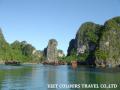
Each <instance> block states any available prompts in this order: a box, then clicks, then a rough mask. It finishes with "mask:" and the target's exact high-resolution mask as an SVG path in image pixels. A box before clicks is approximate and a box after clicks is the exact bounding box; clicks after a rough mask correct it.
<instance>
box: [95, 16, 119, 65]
mask: <svg viewBox="0 0 120 90" xmlns="http://www.w3.org/2000/svg"><path fill="white" fill-rule="evenodd" d="M96 64H97V65H105V66H112V67H114V66H118V65H120V17H115V18H113V19H110V20H108V21H106V22H105V24H104V28H103V31H102V34H101V37H100V41H99V46H98V48H97V50H96Z"/></svg>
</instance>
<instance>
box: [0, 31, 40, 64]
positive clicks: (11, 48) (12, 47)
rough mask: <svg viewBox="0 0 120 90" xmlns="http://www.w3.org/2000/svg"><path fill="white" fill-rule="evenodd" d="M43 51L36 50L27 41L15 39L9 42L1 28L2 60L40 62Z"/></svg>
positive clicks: (0, 47)
mask: <svg viewBox="0 0 120 90" xmlns="http://www.w3.org/2000/svg"><path fill="white" fill-rule="evenodd" d="M41 58H42V52H41V51H38V50H36V49H35V48H34V47H33V46H32V45H31V44H28V43H27V42H26V41H22V42H19V41H17V40H16V41H15V42H13V43H12V44H9V43H7V42H6V40H5V39H4V36H3V33H2V30H1V29H0V60H1V61H20V62H40V61H41Z"/></svg>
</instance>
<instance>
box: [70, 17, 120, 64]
mask: <svg viewBox="0 0 120 90" xmlns="http://www.w3.org/2000/svg"><path fill="white" fill-rule="evenodd" d="M73 49H75V50H77V51H76V55H77V60H78V61H80V62H83V61H85V62H86V63H87V64H89V65H104V66H118V65H120V17H115V18H112V19H110V20H108V21H106V22H105V24H104V25H98V24H95V23H92V22H86V23H83V24H82V25H81V27H80V28H79V30H78V32H77V34H76V37H75V39H72V40H71V41H70V44H69V48H68V56H72V53H71V52H72V50H73Z"/></svg>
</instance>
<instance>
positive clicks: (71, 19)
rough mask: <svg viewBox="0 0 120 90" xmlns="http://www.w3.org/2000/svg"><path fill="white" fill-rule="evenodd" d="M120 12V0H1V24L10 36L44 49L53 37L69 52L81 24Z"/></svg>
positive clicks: (97, 20)
mask: <svg viewBox="0 0 120 90" xmlns="http://www.w3.org/2000/svg"><path fill="white" fill-rule="evenodd" d="M115 16H120V0H0V27H1V28H2V31H3V33H4V36H5V38H6V40H7V41H8V42H9V43H12V42H13V41H15V40H19V41H23V40H26V41H28V43H31V44H32V45H33V46H35V47H36V48H37V49H40V50H43V49H44V48H45V47H46V46H47V44H48V41H49V39H51V38H54V39H56V40H57V41H58V43H59V45H58V48H59V49H62V50H64V52H65V53H66V52H67V48H68V45H69V41H70V40H71V39H72V38H74V37H75V34H76V32H77V30H78V28H79V27H80V25H81V24H82V23H84V22H87V21H92V22H95V23H98V24H104V22H105V21H106V20H108V19H110V18H112V17H115Z"/></svg>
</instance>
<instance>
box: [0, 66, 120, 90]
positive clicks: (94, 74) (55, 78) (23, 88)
mask: <svg viewBox="0 0 120 90" xmlns="http://www.w3.org/2000/svg"><path fill="white" fill-rule="evenodd" d="M118 71H119V70H118ZM118 71H114V70H109V69H108V70H104V71H103V70H99V69H94V68H85V67H78V68H77V69H72V68H71V67H70V66H66V65H64V66H50V65H41V64H38V65H22V66H5V65H0V90H83V89H63V88H62V89H60V88H59V89H58V88H57V89H49V88H48V86H47V85H48V84H54V83H57V84H81V83H87V84H90V83H92V84H94V83H97V84H101V83H105V84H107V83H108V84H109V83H115V84H119V82H120V73H119V72H118ZM117 89H118V90H120V89H119V86H118V88H117ZM117 89H115V90H117ZM84 90H86V89H84ZM89 90H90V89H89ZM91 90H93V89H91ZM95 90H96V89H95ZM97 90H109V89H107V88H106V89H100V88H99V89H97ZM111 90H113V89H111Z"/></svg>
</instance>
